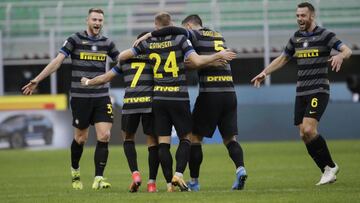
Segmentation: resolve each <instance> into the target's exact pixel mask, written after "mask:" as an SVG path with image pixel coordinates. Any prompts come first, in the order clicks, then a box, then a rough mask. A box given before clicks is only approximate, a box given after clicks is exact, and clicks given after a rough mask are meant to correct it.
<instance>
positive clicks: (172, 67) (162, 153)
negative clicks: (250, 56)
mask: <svg viewBox="0 0 360 203" xmlns="http://www.w3.org/2000/svg"><path fill="white" fill-rule="evenodd" d="M170 25H171V16H170V14H168V13H166V12H161V13H158V14H157V15H156V16H155V27H156V29H160V28H163V27H167V26H170ZM141 53H146V54H148V55H149V58H150V60H153V61H154V67H153V72H154V100H153V114H154V131H155V135H157V136H158V141H159V159H160V164H161V167H162V170H163V173H164V176H165V179H166V182H167V186H168V191H169V192H172V191H174V188H173V186H179V187H180V190H181V191H188V186H187V185H186V183H185V181H184V180H183V172H184V170H185V168H186V165H187V162H188V159H189V153H190V140H189V138H190V134H191V131H192V124H191V112H190V104H189V94H188V90H187V85H186V75H185V68H184V58H185V57H186V58H187V59H188V60H189V61H191V62H192V63H194V65H195V66H197V67H200V66H202V65H205V64H207V63H211V62H214V61H216V60H218V59H223V60H231V59H233V58H235V56H236V54H235V53H233V52H230V51H228V50H223V51H221V52H218V53H216V54H213V55H209V56H199V55H198V54H197V53H196V52H195V50H194V49H193V47H192V45H191V42H190V41H189V40H188V39H187V38H186V37H185V36H184V35H168V36H165V37H158V38H149V39H147V40H145V41H142V42H141V43H140V44H139V45H138V46H136V47H134V48H133V49H128V50H126V51H123V52H121V53H120V60H125V59H128V58H131V57H133V56H135V55H138V54H141ZM172 125H174V126H175V129H176V132H177V135H178V137H179V139H180V143H179V146H178V149H177V151H176V172H175V175H174V176H172V161H173V160H172V156H171V153H170V141H171V136H170V135H171V129H172Z"/></svg>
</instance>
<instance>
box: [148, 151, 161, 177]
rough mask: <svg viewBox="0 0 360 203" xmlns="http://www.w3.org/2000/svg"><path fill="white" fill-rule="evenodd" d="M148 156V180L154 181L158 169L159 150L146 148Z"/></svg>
mask: <svg viewBox="0 0 360 203" xmlns="http://www.w3.org/2000/svg"><path fill="white" fill-rule="evenodd" d="M148 151H149V156H148V164H149V180H156V176H157V173H158V168H159V152H158V151H159V148H158V146H151V147H148Z"/></svg>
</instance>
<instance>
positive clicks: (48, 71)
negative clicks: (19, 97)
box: [21, 53, 65, 95]
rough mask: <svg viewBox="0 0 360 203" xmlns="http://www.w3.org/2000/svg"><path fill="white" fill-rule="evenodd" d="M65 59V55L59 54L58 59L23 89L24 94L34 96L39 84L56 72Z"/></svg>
mask: <svg viewBox="0 0 360 203" xmlns="http://www.w3.org/2000/svg"><path fill="white" fill-rule="evenodd" d="M64 59H65V55H64V54H63V53H59V54H58V55H57V56H56V58H54V59H53V60H52V61H51V62H50V63H49V64H48V65H47V66H46V67H45V68H44V69H43V70H42V71H41V72H40V73H39V75H37V76H36V77H35V78H34V79H32V80H31V81H30V82H29V83H28V84H26V85H25V86H24V87H22V88H21V90H22V92H23V94H25V95H32V93H33V92H34V90H35V89H36V87H37V86H38V84H39V82H41V81H42V80H44V79H45V78H46V77H48V76H49V75H50V74H51V73H53V72H55V71H56V70H57V69H59V68H60V66H61V64H62V63H63V61H64Z"/></svg>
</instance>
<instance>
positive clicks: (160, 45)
mask: <svg viewBox="0 0 360 203" xmlns="http://www.w3.org/2000/svg"><path fill="white" fill-rule="evenodd" d="M171 46H172V42H171V41H165V42H152V43H150V46H149V48H150V49H164V48H167V47H171Z"/></svg>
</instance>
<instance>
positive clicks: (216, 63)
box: [184, 59, 228, 69]
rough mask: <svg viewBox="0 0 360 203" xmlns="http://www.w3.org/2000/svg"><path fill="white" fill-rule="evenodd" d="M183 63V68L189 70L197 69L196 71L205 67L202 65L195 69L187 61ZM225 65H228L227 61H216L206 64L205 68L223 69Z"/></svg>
mask: <svg viewBox="0 0 360 203" xmlns="http://www.w3.org/2000/svg"><path fill="white" fill-rule="evenodd" d="M184 63H185V66H186V67H187V68H190V69H191V68H198V69H200V68H203V66H205V65H202V66H201V67H196V65H195V64H194V63H192V62H191V61H190V60H189V59H186V60H185V62H184ZM226 64H228V61H227V60H224V59H218V60H216V61H213V62H211V63H209V64H207V65H206V66H211V67H224V66H225V65H226Z"/></svg>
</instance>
